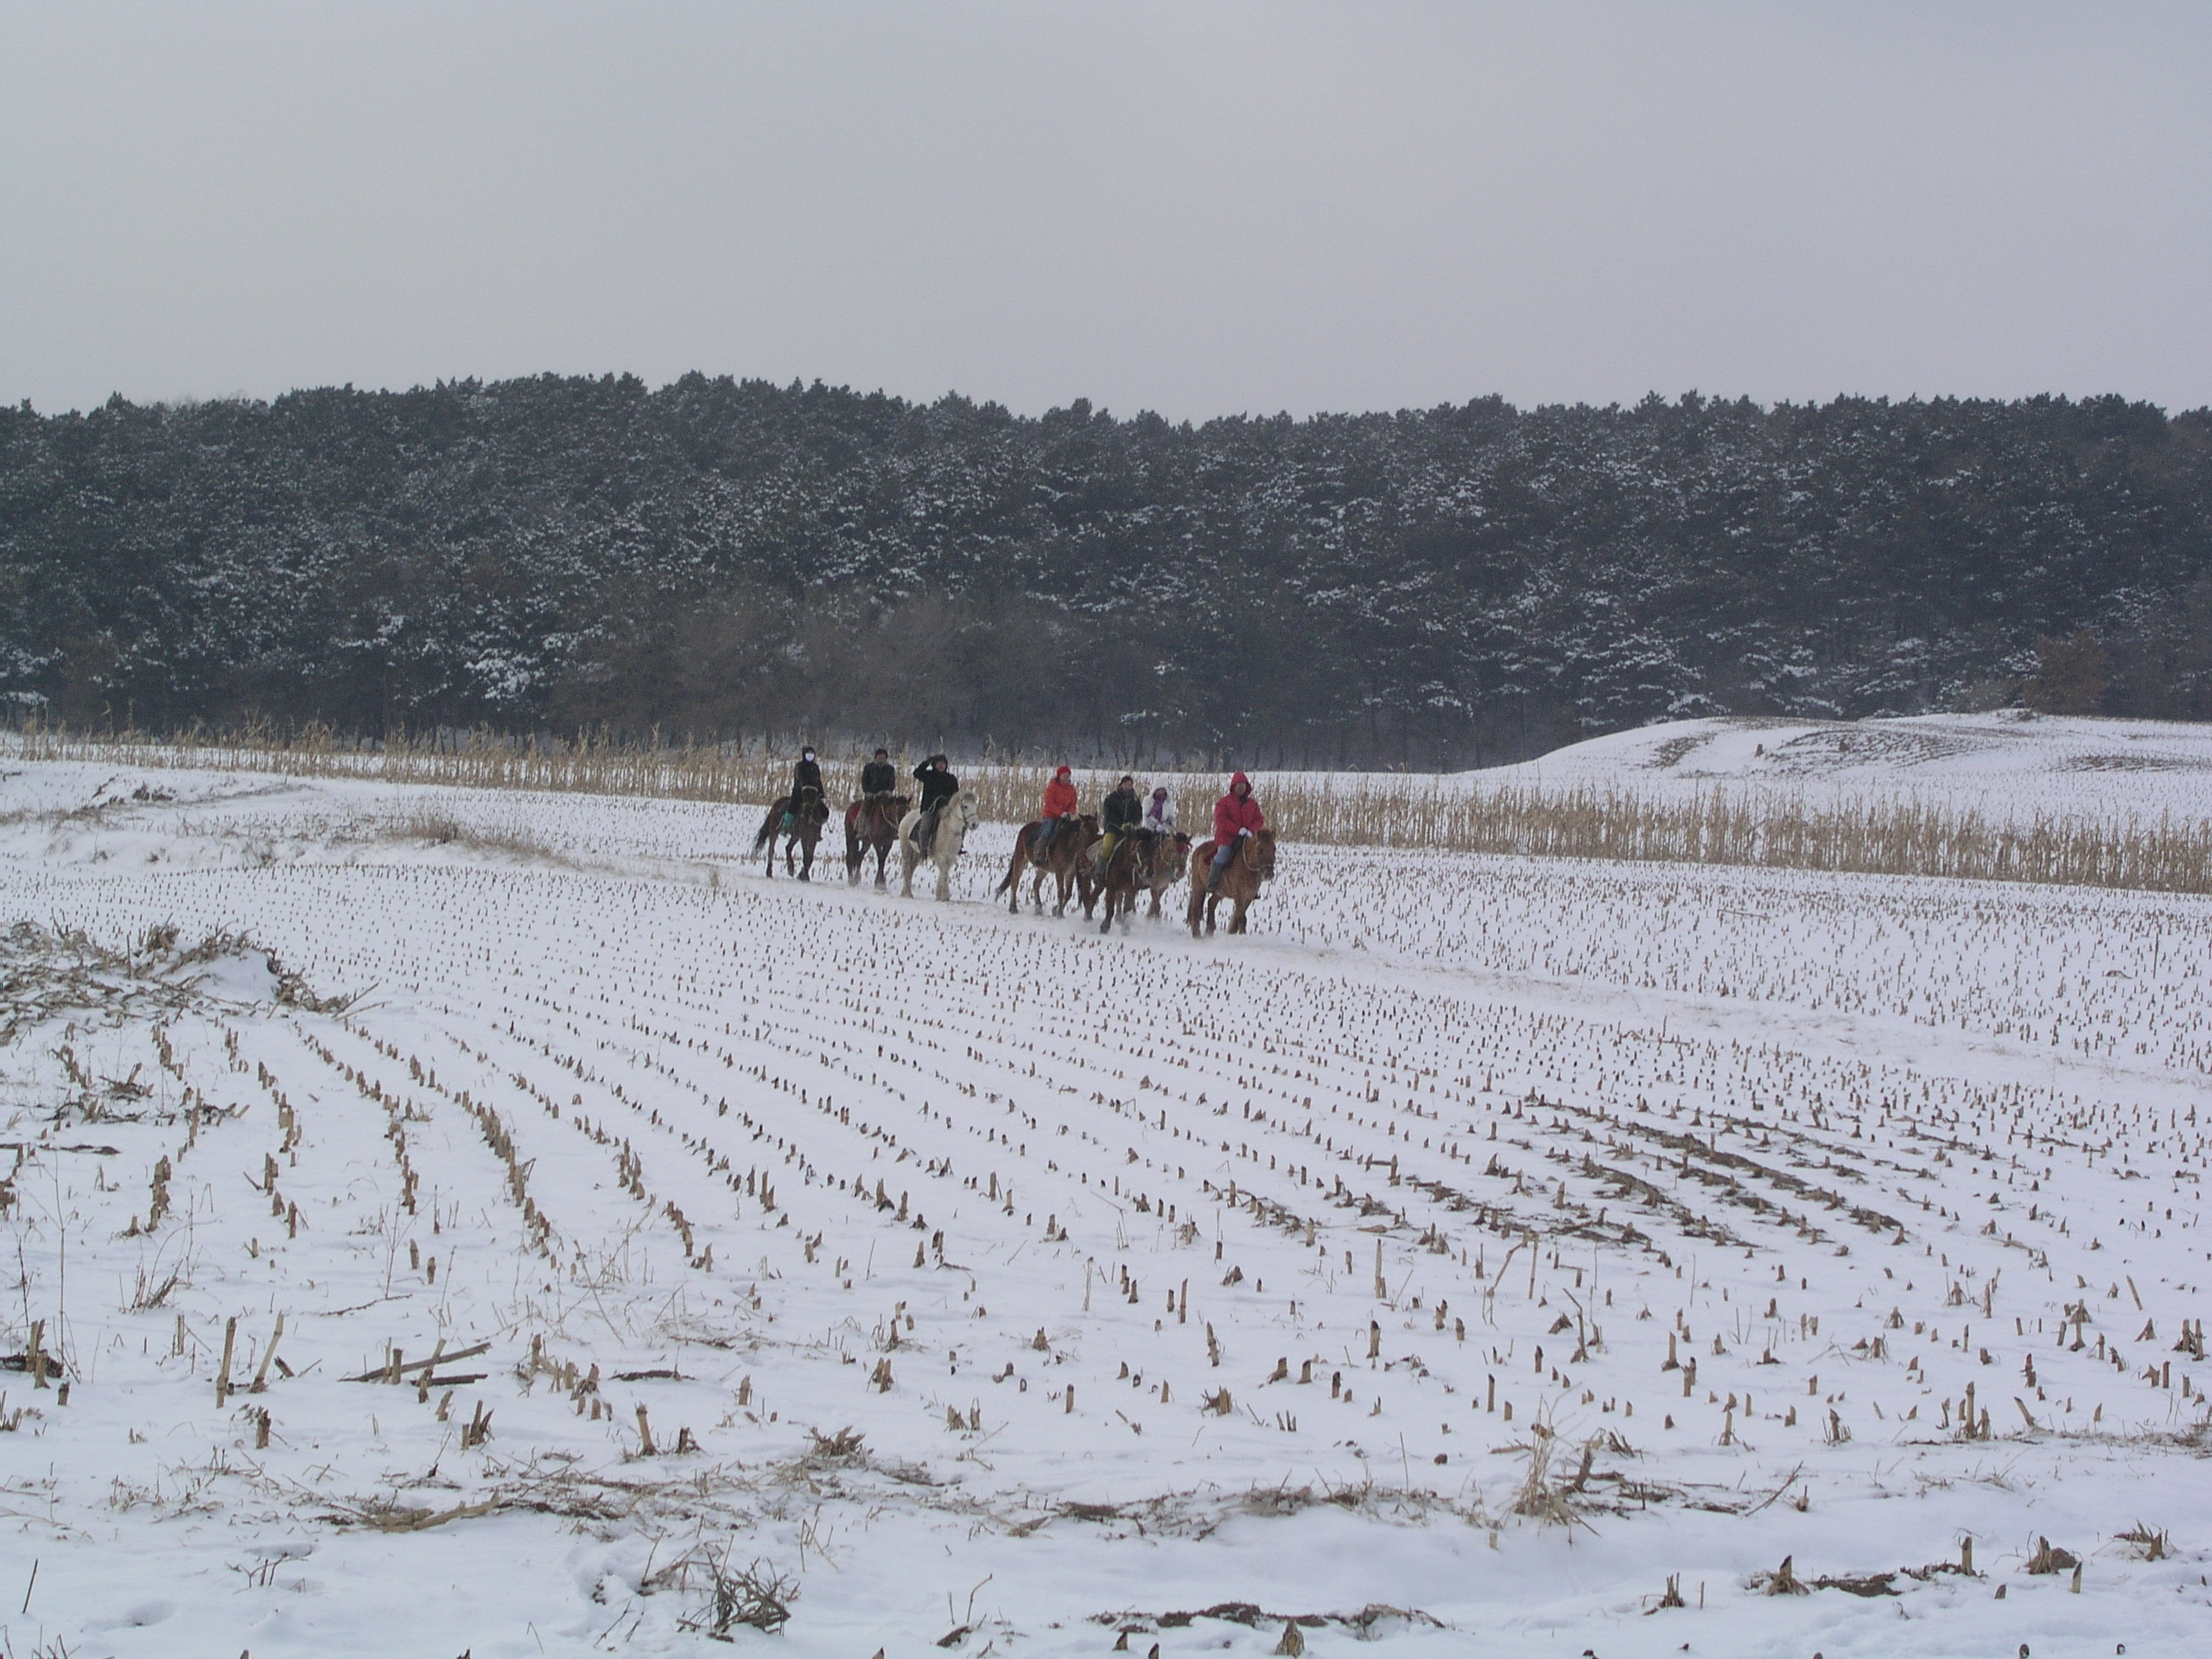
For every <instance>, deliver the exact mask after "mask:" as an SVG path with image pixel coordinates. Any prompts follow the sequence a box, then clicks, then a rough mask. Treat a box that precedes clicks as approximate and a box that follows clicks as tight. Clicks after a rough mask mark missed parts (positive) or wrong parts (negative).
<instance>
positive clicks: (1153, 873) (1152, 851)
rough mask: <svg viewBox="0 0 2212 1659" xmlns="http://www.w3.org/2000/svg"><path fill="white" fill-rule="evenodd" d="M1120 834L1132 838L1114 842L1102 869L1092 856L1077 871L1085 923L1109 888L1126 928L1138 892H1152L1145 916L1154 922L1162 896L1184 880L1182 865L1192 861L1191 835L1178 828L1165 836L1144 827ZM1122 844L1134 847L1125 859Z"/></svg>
mask: <svg viewBox="0 0 2212 1659" xmlns="http://www.w3.org/2000/svg"><path fill="white" fill-rule="evenodd" d="M1122 833H1123V834H1124V835H1125V836H1128V837H1130V838H1131V839H1129V840H1127V841H1117V842H1115V844H1114V850H1113V852H1112V854H1111V855H1109V856H1108V858H1107V861H1106V865H1105V868H1100V866H1099V863H1098V861H1097V860H1096V858H1093V859H1092V860H1091V861H1090V866H1089V868H1087V869H1085V870H1083V871H1080V872H1078V875H1079V877H1080V880H1079V886H1080V887H1081V889H1082V893H1083V918H1084V920H1085V921H1086V922H1087V921H1089V920H1090V918H1091V913H1092V912H1093V910H1094V909H1095V908H1096V905H1097V902H1098V899H1099V898H1100V897H1101V896H1102V895H1103V894H1104V893H1107V892H1108V891H1109V887H1110V888H1113V889H1114V890H1116V892H1117V893H1118V896H1119V897H1120V899H1122V901H1123V902H1122V905H1121V907H1120V908H1121V915H1122V929H1123V930H1124V931H1127V929H1128V924H1129V918H1130V917H1131V916H1133V915H1134V914H1135V912H1136V899H1137V894H1139V893H1150V894H1151V895H1152V909H1151V911H1150V912H1148V915H1147V919H1148V920H1151V921H1155V922H1156V921H1158V920H1159V919H1160V899H1161V898H1162V897H1163V896H1164V895H1165V894H1166V892H1167V889H1168V888H1170V887H1173V886H1174V885H1175V884H1176V883H1177V882H1178V881H1180V880H1182V879H1183V868H1184V866H1185V865H1186V864H1188V863H1189V862H1190V861H1191V838H1190V836H1186V835H1185V834H1184V833H1183V832H1182V831H1181V830H1179V829H1177V830H1173V831H1172V832H1170V833H1167V834H1165V835H1163V834H1161V833H1160V831H1158V830H1156V829H1129V830H1124V831H1123V832H1122ZM1125 846H1134V847H1135V849H1136V850H1135V852H1134V853H1132V854H1131V855H1130V857H1129V859H1128V861H1124V860H1123V859H1122V848H1123V847H1125ZM1111 925H1113V924H1112V922H1111V921H1110V920H1109V922H1107V924H1106V925H1104V926H1102V927H1100V928H1099V930H1098V931H1100V932H1101V933H1103V932H1104V931H1106V928H1107V927H1109V926H1111Z"/></svg>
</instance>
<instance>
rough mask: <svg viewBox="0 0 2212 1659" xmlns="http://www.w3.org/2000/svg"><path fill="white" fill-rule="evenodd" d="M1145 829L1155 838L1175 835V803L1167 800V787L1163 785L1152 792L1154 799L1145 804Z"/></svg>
mask: <svg viewBox="0 0 2212 1659" xmlns="http://www.w3.org/2000/svg"><path fill="white" fill-rule="evenodd" d="M1143 827H1144V828H1145V829H1148V830H1150V831H1151V832H1152V833H1153V834H1154V835H1155V836H1172V835H1173V834H1174V833H1175V803H1174V802H1173V801H1171V800H1169V799H1168V798H1167V785H1165V784H1162V785H1160V787H1159V788H1158V789H1155V790H1154V791H1152V798H1151V799H1150V800H1149V801H1147V802H1146V803H1145V809H1144V824H1143Z"/></svg>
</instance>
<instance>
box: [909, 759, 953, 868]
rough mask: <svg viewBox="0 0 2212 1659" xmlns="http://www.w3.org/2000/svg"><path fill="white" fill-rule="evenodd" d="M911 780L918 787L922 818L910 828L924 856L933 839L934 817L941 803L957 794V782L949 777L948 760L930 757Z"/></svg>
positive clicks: (936, 815)
mask: <svg viewBox="0 0 2212 1659" xmlns="http://www.w3.org/2000/svg"><path fill="white" fill-rule="evenodd" d="M914 781H915V782H916V783H918V784H919V785H921V786H922V799H921V809H922V816H921V818H920V821H919V822H918V823H916V824H915V825H914V844H915V845H916V846H917V847H918V848H920V849H922V851H924V852H925V853H926V852H928V851H929V849H930V845H931V842H934V841H935V840H936V839H937V821H938V814H939V813H940V812H941V811H942V810H943V809H944V804H945V803H946V802H947V801H949V800H950V799H951V798H953V797H954V796H955V795H957V794H958V793H959V792H960V780H959V779H957V778H956V777H954V776H953V775H952V763H951V762H950V760H946V759H945V758H944V756H943V755H941V754H933V755H931V756H930V758H929V759H928V760H925V761H923V762H922V764H921V765H920V766H916V767H915V768H914Z"/></svg>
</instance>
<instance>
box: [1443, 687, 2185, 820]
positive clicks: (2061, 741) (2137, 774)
mask: <svg viewBox="0 0 2212 1659" xmlns="http://www.w3.org/2000/svg"><path fill="white" fill-rule="evenodd" d="M1461 776H1462V777H1463V778H1464V779H1466V780H1468V781H1469V782H1471V783H1473V784H1476V785H1485V784H1509V783H1518V784H1531V785H1546V786H1552V787H1573V786H1574V785H1599V786H1608V787H1621V788H1630V789H1638V790H1643V791H1667V790H1671V789H1678V788H1711V787H1713V786H1714V785H1727V786H1752V787H1763V788H1772V789H1778V790H1788V791H1806V792H1808V793H1862V794H1863V793H1872V792H1878V791H1880V792H1887V791H1900V790H1904V791H1916V792H1920V793H1926V794H1933V795H1940V796H1942V797H1945V798H1950V799H1952V800H1955V801H1958V802H1961V803H1967V802H1971V803H1973V804H1978V805H1981V806H1984V807H1986V808H1987V809H1989V810H1992V811H1993V812H1996V813H1998V814H2000V815H2002V816H2006V817H2012V816H2018V815H2019V814H2021V813H2032V812H2036V811H2053V812H2066V813H2084V812H2086V813H2097V814H2111V813H2125V812H2130V811H2133V812H2138V813H2145V814H2149V815H2152V816H2156V815H2158V814H2159V813H2162V812H2166V811H2171V812H2174V813H2176V814H2177V815H2187V816H2191V817H2204V816H2208V815H2212V726H2208V725H2196V724H2189V723H2185V722H2183V721H2125V720H2089V719H2075V718H2068V717H2063V716H2052V715H2031V714H2029V713H2027V712H2026V711H2024V710H2022V709H2006V710H2003V711H2000V712H1999V713H1995V714H1988V715H1916V716H1913V717H1910V718H1900V719H1895V720H1860V721H1783V720H1748V719H1726V720H1679V721H1669V722H1668V723H1666V724H1664V725H1659V726H1645V727H1642V728H1638V729H1637V730H1634V731H1628V732H1616V733H1614V734H1611V736H1607V737H1599V738H1592V739H1591V740H1590V741H1587V742H1584V743H1577V744H1574V745H1572V746H1571V747H1567V748H1563V749H1557V750H1554V752H1552V753H1549V754H1547V755H1545V756H1543V757H1542V758H1541V760H1530V761H1526V762H1523V763H1522V764H1521V765H1519V766H1497V767H1491V768H1489V769H1487V770H1484V771H1482V772H1468V773H1463V774H1461Z"/></svg>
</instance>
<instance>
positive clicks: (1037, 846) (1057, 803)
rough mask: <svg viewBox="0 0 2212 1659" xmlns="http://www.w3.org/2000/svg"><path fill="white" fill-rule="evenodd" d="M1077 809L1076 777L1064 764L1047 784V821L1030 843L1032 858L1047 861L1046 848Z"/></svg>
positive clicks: (1041, 861) (1039, 861) (1045, 817)
mask: <svg viewBox="0 0 2212 1659" xmlns="http://www.w3.org/2000/svg"><path fill="white" fill-rule="evenodd" d="M1075 809H1076V792H1075V777H1074V774H1073V773H1072V772H1070V771H1069V770H1068V768H1067V767H1065V766H1062V767H1061V768H1060V769H1059V770H1058V772H1054V773H1053V774H1052V782H1051V783H1049V784H1047V785H1045V810H1044V814H1043V817H1044V820H1045V821H1044V823H1042V824H1041V825H1039V828H1038V830H1037V835H1036V838H1035V839H1034V840H1033V841H1032V842H1030V843H1029V855H1030V857H1031V858H1033V859H1034V860H1035V861H1037V862H1038V863H1039V864H1042V863H1043V862H1044V861H1045V849H1046V848H1047V847H1049V846H1050V845H1051V844H1052V837H1053V836H1056V835H1058V833H1059V829H1060V826H1061V825H1062V824H1064V823H1070V822H1071V821H1072V820H1073V818H1074V817H1075Z"/></svg>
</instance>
